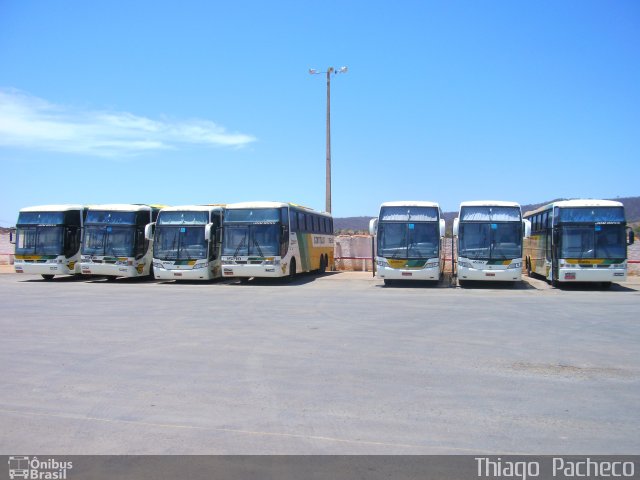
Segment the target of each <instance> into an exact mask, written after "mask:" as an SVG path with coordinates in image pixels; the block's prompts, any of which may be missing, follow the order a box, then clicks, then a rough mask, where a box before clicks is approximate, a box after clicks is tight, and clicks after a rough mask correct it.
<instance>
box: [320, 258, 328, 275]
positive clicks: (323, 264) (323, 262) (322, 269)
mask: <svg viewBox="0 0 640 480" xmlns="http://www.w3.org/2000/svg"><path fill="white" fill-rule="evenodd" d="M326 271H327V261H326V260H325V256H324V255H320V269H319V270H318V272H319V273H320V274H322V273H324V272H326Z"/></svg>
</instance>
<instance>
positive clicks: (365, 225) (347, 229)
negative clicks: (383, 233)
mask: <svg viewBox="0 0 640 480" xmlns="http://www.w3.org/2000/svg"><path fill="white" fill-rule="evenodd" d="M556 200H564V199H561V198H558V199H555V200H548V201H546V202H541V203H534V204H530V205H522V212H523V213H524V212H528V211H529V210H535V209H536V208H538V207H541V206H542V205H546V204H547V203H551V202H554V201H556ZM610 200H616V201H618V202H622V204H623V205H624V208H625V213H626V216H627V222H628V223H629V224H633V225H634V226H636V224H638V223H640V197H625V198H612V199H610ZM375 215H376V214H373V215H371V216H370V217H343V218H334V219H333V225H334V229H335V231H336V233H338V234H341V233H342V234H353V233H369V220H371V219H372V218H373V217H374V216H375ZM442 216H443V217H444V219H445V221H446V222H447V230H450V229H451V224H452V223H453V219H454V218H456V217H457V216H458V212H443V213H442Z"/></svg>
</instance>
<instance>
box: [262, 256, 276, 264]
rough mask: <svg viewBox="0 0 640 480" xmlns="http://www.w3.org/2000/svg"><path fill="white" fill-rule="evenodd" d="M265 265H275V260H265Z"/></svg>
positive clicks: (269, 258)
mask: <svg viewBox="0 0 640 480" xmlns="http://www.w3.org/2000/svg"><path fill="white" fill-rule="evenodd" d="M264 264H265V265H274V259H273V257H268V258H265V259H264Z"/></svg>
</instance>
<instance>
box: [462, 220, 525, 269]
mask: <svg viewBox="0 0 640 480" xmlns="http://www.w3.org/2000/svg"><path fill="white" fill-rule="evenodd" d="M521 226H522V223H521V222H520V221H517V222H504V223H490V222H460V232H459V239H460V251H459V252H458V255H459V256H461V257H466V258H473V259H482V260H512V259H514V258H520V257H522V227H521Z"/></svg>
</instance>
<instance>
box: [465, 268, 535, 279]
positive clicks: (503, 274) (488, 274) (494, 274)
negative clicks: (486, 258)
mask: <svg viewBox="0 0 640 480" xmlns="http://www.w3.org/2000/svg"><path fill="white" fill-rule="evenodd" d="M458 280H472V281H473V280H482V281H491V282H514V281H517V280H522V269H521V268H520V267H518V268H504V269H500V270H495V269H486V268H485V269H480V268H468V267H460V266H458Z"/></svg>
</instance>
